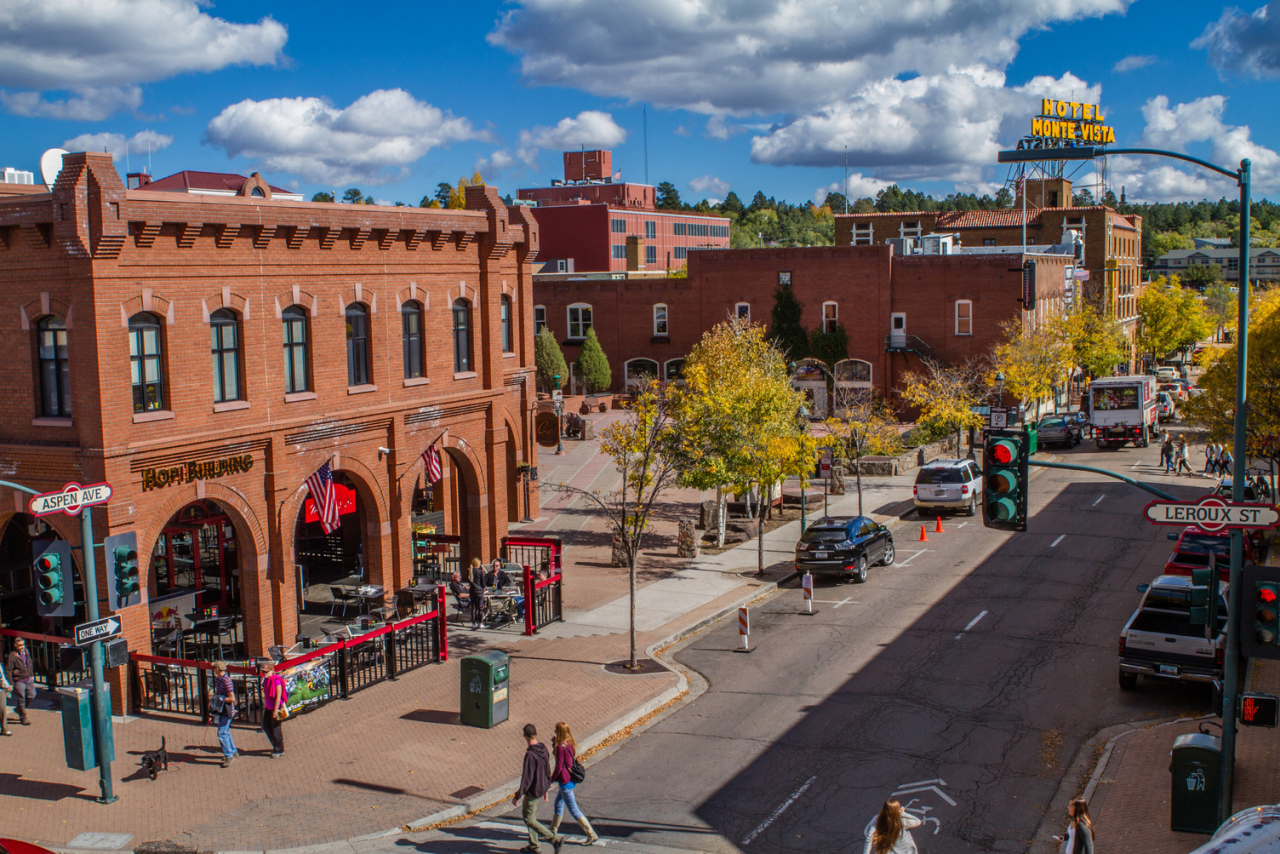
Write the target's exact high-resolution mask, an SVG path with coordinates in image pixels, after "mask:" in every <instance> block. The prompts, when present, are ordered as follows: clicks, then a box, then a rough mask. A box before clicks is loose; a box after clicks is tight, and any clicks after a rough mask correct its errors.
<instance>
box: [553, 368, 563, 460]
mask: <svg viewBox="0 0 1280 854" xmlns="http://www.w3.org/2000/svg"><path fill="white" fill-rule="evenodd" d="M551 381H552V382H553V383H555V384H556V395H555V398H556V399H555V401H553V402H554V403H555V407H556V453H557V454H563V453H564V423H563V421H562V420H561V419H562V418H564V398H563V397H562V396H561V394H560V375H559V374H554V375H553V376H552V377H551Z"/></svg>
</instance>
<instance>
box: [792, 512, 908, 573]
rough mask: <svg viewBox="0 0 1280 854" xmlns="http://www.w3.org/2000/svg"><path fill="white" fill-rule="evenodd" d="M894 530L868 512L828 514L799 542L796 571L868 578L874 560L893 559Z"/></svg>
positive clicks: (884, 563)
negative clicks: (859, 513) (867, 513)
mask: <svg viewBox="0 0 1280 854" xmlns="http://www.w3.org/2000/svg"><path fill="white" fill-rule="evenodd" d="M893 559H894V550H893V534H891V533H890V532H889V529H888V528H886V527H885V526H884V525H881V524H880V523H879V522H877V521H876V520H874V519H872V518H870V517H867V516H824V517H822V518H821V519H819V520H818V521H816V522H814V523H813V524H811V525H810V526H809V527H808V529H807V530H806V531H805V532H804V536H802V537H801V538H800V542H798V543H796V572H802V573H803V572H809V573H813V574H814V575H819V574H823V573H831V574H838V575H848V576H851V577H852V578H853V580H854V581H857V582H859V583H861V582H863V581H866V580H867V567H869V566H870V565H871V564H873V563H875V564H879V565H881V566H889V565H890V564H892V563H893Z"/></svg>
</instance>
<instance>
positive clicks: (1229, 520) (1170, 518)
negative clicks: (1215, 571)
mask: <svg viewBox="0 0 1280 854" xmlns="http://www.w3.org/2000/svg"><path fill="white" fill-rule="evenodd" d="M1145 512H1146V516H1147V518H1148V519H1149V520H1151V521H1152V522H1154V523H1155V524H1157V525H1182V526H1186V525H1194V526H1195V527H1197V528H1199V529H1200V530H1202V531H1206V532H1208V533H1213V532H1214V531H1221V530H1224V529H1227V528H1249V529H1256V528H1274V527H1275V526H1276V523H1277V522H1280V513H1277V512H1276V508H1275V507H1273V506H1272V505H1270V504H1248V503H1244V502H1235V501H1224V500H1223V499H1221V498H1218V497H1217V496H1213V495H1211V496H1209V497H1207V498H1202V499H1200V500H1199V501H1152V502H1151V503H1150V504H1148V505H1147V507H1146V511H1145Z"/></svg>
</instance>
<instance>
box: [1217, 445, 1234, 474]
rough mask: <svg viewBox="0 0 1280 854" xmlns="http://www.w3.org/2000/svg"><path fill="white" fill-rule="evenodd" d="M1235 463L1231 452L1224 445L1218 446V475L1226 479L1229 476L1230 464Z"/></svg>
mask: <svg viewBox="0 0 1280 854" xmlns="http://www.w3.org/2000/svg"><path fill="white" fill-rule="evenodd" d="M1233 462H1235V460H1234V459H1232V457H1231V452H1230V451H1228V450H1227V446H1226V445H1220V446H1219V449H1218V474H1220V475H1221V476H1222V477H1226V476H1227V475H1229V474H1231V464H1232V463H1233Z"/></svg>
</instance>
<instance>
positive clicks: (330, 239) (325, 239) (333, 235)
mask: <svg viewBox="0 0 1280 854" xmlns="http://www.w3.org/2000/svg"><path fill="white" fill-rule="evenodd" d="M319 231H320V248H321V249H332V248H333V244H335V243H337V242H338V235H340V234H342V229H340V228H334V227H332V226H328V225H322V226H320V228H319Z"/></svg>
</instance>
